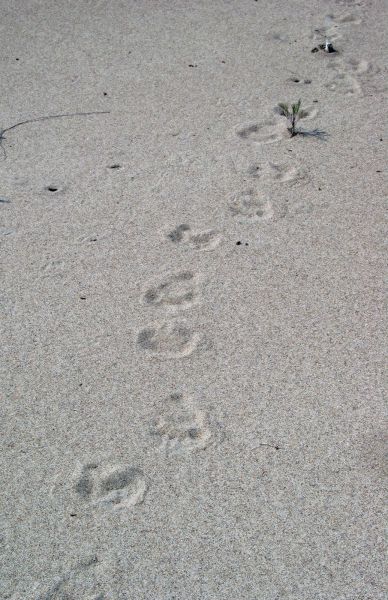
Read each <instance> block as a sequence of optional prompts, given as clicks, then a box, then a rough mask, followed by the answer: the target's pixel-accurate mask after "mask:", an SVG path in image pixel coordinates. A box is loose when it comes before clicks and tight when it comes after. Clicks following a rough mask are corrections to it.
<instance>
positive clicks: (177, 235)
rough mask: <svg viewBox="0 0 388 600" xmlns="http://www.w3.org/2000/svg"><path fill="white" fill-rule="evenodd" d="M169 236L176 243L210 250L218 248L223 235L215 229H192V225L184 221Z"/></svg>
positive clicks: (195, 248) (196, 248)
mask: <svg viewBox="0 0 388 600" xmlns="http://www.w3.org/2000/svg"><path fill="white" fill-rule="evenodd" d="M167 238H168V239H169V240H170V241H171V242H173V243H174V244H179V243H183V244H187V245H189V246H191V247H192V248H194V250H202V251H205V252H210V251H211V250H214V249H215V248H217V246H218V245H219V243H220V241H221V236H220V235H219V234H218V233H217V232H216V231H214V229H207V230H205V231H195V230H194V231H192V229H191V227H190V225H187V224H185V223H183V224H182V225H178V226H177V227H175V229H173V230H172V231H170V232H169V233H168V234H167Z"/></svg>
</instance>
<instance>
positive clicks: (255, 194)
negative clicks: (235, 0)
mask: <svg viewBox="0 0 388 600" xmlns="http://www.w3.org/2000/svg"><path fill="white" fill-rule="evenodd" d="M341 4H342V5H343V6H347V5H348V3H347V2H346V0H344V1H343V2H341ZM359 5H360V6H362V3H359ZM361 23H362V17H361V16H359V15H358V14H353V13H348V12H344V13H342V14H339V15H336V16H334V15H327V16H326V17H325V19H324V26H323V27H321V28H318V29H315V30H314V32H313V33H312V35H311V39H312V40H313V42H314V43H315V44H316V46H315V47H314V48H313V49H312V52H314V53H315V52H318V53H319V52H320V49H321V48H322V47H323V44H324V42H325V40H326V39H329V40H330V41H331V42H332V43H333V44H334V47H336V46H337V44H338V45H340V44H341V40H343V39H344V38H345V41H346V36H347V35H349V34H350V35H351V31H352V28H353V27H354V26H359V25H360V24H361ZM271 39H276V40H278V41H282V36H281V35H280V34H276V35H275V34H274V35H273V36H272V38H271ZM320 56H322V58H324V60H325V61H326V66H327V70H328V73H330V76H329V78H328V80H327V81H326V82H324V83H323V86H324V88H325V89H327V90H328V91H331V92H335V93H338V94H341V95H344V96H349V97H351V96H353V95H359V94H362V93H363V86H364V84H368V86H369V87H372V88H373V89H375V90H377V91H381V89H380V88H379V87H378V86H377V85H376V84H375V83H374V81H373V77H374V76H375V75H376V74H378V73H379V68H378V67H375V66H373V65H372V64H371V63H370V62H368V61H367V60H366V59H364V58H362V59H359V58H358V57H357V58H352V57H350V58H345V57H343V56H342V52H337V51H336V52H332V53H327V52H323V51H322V52H320ZM287 81H288V82H289V83H292V82H293V83H297V84H303V85H305V84H311V83H312V80H311V79H308V78H306V77H304V76H303V77H302V76H294V77H291V78H288V80H287ZM274 112H275V113H276V109H275V110H274ZM306 112H307V115H306V116H305V117H304V119H306V120H307V121H309V120H310V121H313V120H314V119H315V117H316V116H317V114H318V111H317V109H316V107H315V106H310V107H307V108H306ZM303 122H305V121H303ZM303 131H304V133H305V134H306V135H311V136H316V137H319V136H320V135H321V137H324V135H323V134H324V132H319V131H318V130H317V129H310V130H309V129H304V130H303ZM235 133H236V135H237V138H238V139H239V140H240V141H241V142H242V144H244V145H245V147H247V148H248V150H249V149H251V148H252V149H255V148H257V147H261V146H267V145H269V144H275V143H278V142H280V141H282V140H286V139H289V133H288V131H287V123H286V120H285V119H284V118H280V117H279V116H276V114H275V115H274V116H273V117H272V118H269V119H265V120H263V121H260V122H258V123H248V124H246V125H243V126H240V127H238V128H237V129H236V131H235ZM242 154H243V152H241V147H240V149H239V152H238V155H237V158H236V159H235V160H233V159H231V163H232V168H233V169H234V171H235V172H236V174H239V175H241V176H243V177H244V181H246V180H247V179H251V180H252V185H250V186H249V185H247V186H244V187H245V189H243V190H240V191H239V192H237V193H235V194H233V195H232V196H231V198H230V199H229V202H228V208H229V212H230V214H231V215H232V217H233V218H235V219H236V220H237V221H238V222H240V223H245V222H252V223H263V224H265V223H268V222H271V221H276V220H277V219H279V218H283V217H285V216H286V214H287V212H288V210H289V207H288V205H287V204H286V203H284V202H283V203H282V202H281V201H279V200H277V199H276V195H275V200H273V199H272V198H271V199H269V194H268V193H266V189H265V186H266V184H267V183H268V182H270V183H271V184H272V187H273V186H275V189H276V185H277V184H283V183H286V184H288V185H290V184H295V183H300V182H301V181H303V180H306V179H307V176H306V173H304V172H303V171H302V170H301V169H300V168H299V167H297V166H295V164H294V163H293V165H292V166H290V165H286V164H276V163H273V162H271V161H267V162H256V161H255V160H252V161H251V162H250V163H249V164H248V165H247V164H245V165H241V162H242V161H241V158H240V157H241V155H242ZM239 163H240V164H239ZM253 184H256V185H253ZM257 184H260V188H259V189H257ZM272 191H273V190H272ZM272 197H273V194H272ZM293 210H294V214H298V212H300V206H299V207H297V206H295V207H294V208H293ZM306 210H308V207H306Z"/></svg>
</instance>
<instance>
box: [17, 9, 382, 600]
mask: <svg viewBox="0 0 388 600" xmlns="http://www.w3.org/2000/svg"><path fill="white" fill-rule="evenodd" d="M359 23H360V19H359V18H358V17H355V16H353V15H346V14H345V15H342V16H341V17H339V18H334V17H332V16H330V17H327V18H326V22H325V27H324V28H323V29H321V30H316V31H315V32H314V35H313V39H314V40H318V39H319V40H321V39H322V36H329V37H330V39H332V40H333V41H334V42H335V41H337V40H339V39H340V38H341V34H340V30H341V28H342V27H349V26H352V25H358V24H359ZM327 58H328V61H329V62H328V70H329V71H332V73H333V75H332V77H331V79H330V80H329V81H328V82H327V83H325V84H324V85H325V87H326V88H327V89H328V90H329V91H333V92H338V93H341V94H346V95H352V94H359V93H361V91H362V87H361V83H360V80H361V81H362V80H367V79H368V78H370V77H371V76H373V75H374V74H375V73H376V72H377V70H376V69H374V68H372V66H371V65H370V64H369V63H368V62H367V61H366V60H353V59H349V60H345V59H343V58H342V57H341V56H336V55H335V54H334V55H333V56H330V55H329V56H327ZM308 82H309V81H308ZM307 112H308V118H309V119H314V118H315V116H316V114H317V111H316V109H315V108H314V107H311V108H309V109H307ZM236 134H237V137H238V138H239V139H240V140H241V142H242V143H245V144H248V145H253V146H256V145H267V144H273V143H276V142H279V141H281V140H282V139H286V138H287V137H288V132H287V130H286V127H285V124H284V122H283V120H279V119H277V118H276V117H273V118H272V119H268V120H265V121H262V122H260V123H251V124H248V125H245V126H243V127H240V128H238V129H237V130H236ZM239 154H240V153H238V155H237V156H239ZM232 163H233V169H234V170H235V172H236V173H240V174H241V175H243V176H244V178H248V179H250V180H251V181H252V185H247V186H246V187H245V188H244V189H243V190H241V191H239V192H237V193H235V194H233V195H232V196H231V198H230V199H229V200H228V203H227V208H228V212H229V214H230V216H231V218H234V219H237V220H238V221H239V222H252V223H266V222H269V221H273V220H274V219H276V218H277V217H279V216H285V211H284V212H283V213H282V210H280V211H279V209H278V208H276V207H274V205H273V202H272V201H270V200H269V199H268V197H267V195H266V194H265V186H266V184H271V186H274V185H275V186H276V185H277V184H279V185H291V184H296V183H299V182H302V181H304V180H305V179H306V174H305V173H304V172H303V171H302V170H301V169H300V168H299V167H298V166H295V164H294V163H293V164H292V165H289V164H286V163H283V164H277V163H274V162H272V161H270V160H267V161H256V160H255V159H253V160H251V161H248V163H245V164H244V163H243V164H238V163H239V159H238V158H237V159H236V163H234V162H233V161H232ZM240 163H241V161H240ZM257 184H260V186H261V187H260V189H259V190H258V189H257V188H256V185H257ZM165 237H166V239H167V240H168V241H169V242H170V243H171V244H173V245H175V246H181V247H187V249H191V250H195V251H200V252H211V251H214V250H215V249H217V248H218V246H219V244H220V241H221V236H220V234H219V233H218V232H217V231H215V230H213V229H207V230H205V231H199V230H195V229H192V228H191V226H190V225H188V224H186V223H183V224H180V225H177V226H176V227H175V228H174V229H171V230H170V231H168V232H167V233H165ZM48 268H50V269H51V266H49V267H48ZM53 268H54V269H55V268H56V265H53ZM200 301H201V286H200V277H199V275H198V274H197V273H194V272H192V271H190V270H181V271H177V272H173V273H167V274H166V275H165V276H163V277H161V279H160V280H159V281H157V282H153V283H151V284H150V285H148V287H146V289H145V290H144V291H143V293H142V295H141V302H142V303H143V305H144V306H146V307H147V308H149V309H150V310H151V309H152V310H156V311H159V312H160V311H161V312H164V315H165V316H164V318H162V320H160V321H156V322H152V323H148V324H146V325H145V326H144V327H143V328H142V329H141V330H140V331H139V332H138V333H137V337H136V345H137V348H138V349H139V351H141V352H143V353H144V354H145V355H146V356H148V357H149V358H150V359H152V358H156V359H171V360H178V359H183V358H185V357H188V356H190V355H191V354H192V353H193V352H195V351H196V350H197V349H198V348H200V347H201V342H202V338H201V334H200V333H199V332H197V331H196V329H195V327H193V326H192V325H191V324H189V323H188V322H187V321H186V320H184V319H182V317H181V316H180V312H181V311H185V312H187V311H189V310H190V309H192V308H193V307H194V306H195V305H196V304H198V303H199V302H200ZM155 412H156V414H155V416H154V418H153V419H152V421H151V422H150V435H151V436H152V439H154V440H155V443H156V445H157V447H158V449H159V451H160V452H161V453H162V454H163V455H165V456H176V455H179V454H185V453H193V452H196V451H201V450H205V449H206V448H208V447H209V446H210V445H212V444H217V443H219V442H220V441H221V440H222V435H221V433H220V431H221V428H220V427H219V426H218V424H217V422H216V421H215V419H214V416H213V415H212V414H208V413H207V412H206V411H204V410H202V409H200V408H198V406H197V405H196V403H195V401H194V400H193V399H192V398H191V397H190V396H188V395H186V394H182V393H180V392H173V393H171V394H170V395H169V396H168V397H167V398H165V399H164V401H163V406H162V408H161V409H160V410H158V411H155ZM147 486H148V484H147V480H146V477H145V475H144V473H143V471H142V470H141V469H140V468H138V467H136V466H133V465H132V464H125V463H118V464H115V463H112V462H104V461H102V462H85V463H83V464H79V465H78V466H77V467H76V469H75V471H74V473H73V475H72V477H70V480H69V482H66V481H60V482H59V484H58V485H54V491H55V493H58V489H61V490H62V492H65V493H66V495H67V496H69V495H70V497H71V498H72V499H73V501H74V506H73V509H72V510H73V512H72V513H71V515H74V516H75V515H77V514H78V513H79V512H80V511H82V510H83V509H85V510H87V511H89V512H90V511H108V512H112V513H116V512H121V511H123V510H132V509H133V508H134V507H136V506H138V505H141V504H142V503H143V502H144V500H145V498H146V494H147ZM96 564H97V559H95V558H93V559H90V560H89V561H86V562H85V561H84V562H83V563H80V564H79V565H78V566H77V567H76V568H75V569H73V571H71V572H69V573H67V574H65V575H63V576H62V577H59V578H58V579H57V580H56V581H55V582H54V583H53V585H52V586H51V587H50V588H49V589H48V590H47V591H46V592H44V593H39V594H37V595H36V594H35V595H34V597H35V598H37V599H39V600H48V599H49V598H58V599H63V600H64V599H65V598H73V597H74V598H75V597H83V598H88V599H90V600H105V598H108V597H109V596H106V595H105V594H104V592H101V588H100V587H98V586H97V584H96V582H95V578H94V575H93V572H94V571H95V570H96ZM15 600H16V596H15Z"/></svg>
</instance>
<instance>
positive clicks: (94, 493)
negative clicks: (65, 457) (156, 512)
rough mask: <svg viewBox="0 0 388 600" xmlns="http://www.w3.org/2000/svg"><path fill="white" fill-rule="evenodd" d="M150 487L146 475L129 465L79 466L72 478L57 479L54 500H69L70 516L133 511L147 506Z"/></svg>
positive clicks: (90, 463) (86, 464) (85, 464)
mask: <svg viewBox="0 0 388 600" xmlns="http://www.w3.org/2000/svg"><path fill="white" fill-rule="evenodd" d="M146 491H147V484H146V481H145V477H144V474H143V472H142V471H141V470H140V469H138V468H136V467H133V466H132V465H128V464H116V463H103V464H100V463H99V462H89V463H84V464H79V465H78V466H77V467H76V469H75V471H74V472H73V474H72V475H70V476H69V477H63V478H59V477H58V478H57V479H56V481H55V482H54V486H53V488H52V491H51V493H52V496H53V497H54V498H55V497H60V498H61V499H62V500H63V499H64V498H67V497H68V498H69V500H70V503H71V502H74V504H73V505H72V506H71V507H70V516H72V517H75V516H77V515H78V513H79V512H80V511H84V510H88V511H91V510H97V509H105V510H114V511H116V510H123V509H131V508H133V507H134V506H136V505H137V504H140V503H141V502H143V500H144V497H145V494H146Z"/></svg>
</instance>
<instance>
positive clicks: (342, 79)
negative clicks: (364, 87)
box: [325, 72, 361, 96]
mask: <svg viewBox="0 0 388 600" xmlns="http://www.w3.org/2000/svg"><path fill="white" fill-rule="evenodd" d="M325 88H327V89H328V90H329V91H330V92H336V93H338V94H341V95H342V96H358V95H359V94H361V85H360V83H359V82H358V81H357V79H356V78H355V77H352V76H351V75H349V74H348V73H344V72H338V73H336V74H335V75H334V76H333V77H332V78H331V79H330V81H328V82H327V83H325Z"/></svg>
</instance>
